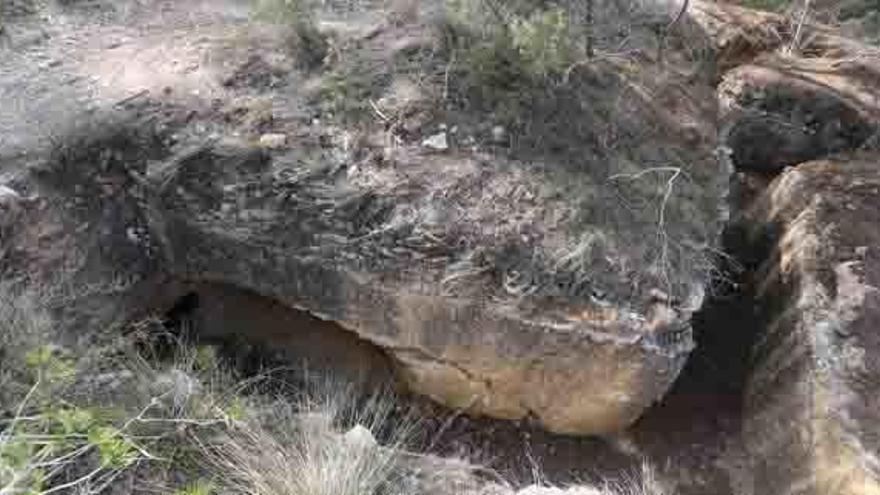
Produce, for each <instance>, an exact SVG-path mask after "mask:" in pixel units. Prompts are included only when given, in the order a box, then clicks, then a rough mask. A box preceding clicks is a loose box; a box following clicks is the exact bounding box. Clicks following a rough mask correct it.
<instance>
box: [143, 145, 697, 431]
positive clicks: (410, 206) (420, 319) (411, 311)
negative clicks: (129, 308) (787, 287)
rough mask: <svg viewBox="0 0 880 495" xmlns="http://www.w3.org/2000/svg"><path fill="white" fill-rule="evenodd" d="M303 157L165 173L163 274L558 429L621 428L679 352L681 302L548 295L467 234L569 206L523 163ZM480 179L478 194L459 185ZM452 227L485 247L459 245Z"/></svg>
mask: <svg viewBox="0 0 880 495" xmlns="http://www.w3.org/2000/svg"><path fill="white" fill-rule="evenodd" d="M307 159H308V157H307V156H303V155H302V154H298V153H294V154H293V155H291V156H287V157H285V158H277V159H272V158H271V157H270V156H268V155H266V154H264V153H263V152H261V151H259V150H253V149H246V148H239V147H236V146H223V145H218V146H211V147H206V148H203V149H201V150H199V151H197V152H195V153H193V154H190V155H188V156H186V157H185V158H184V159H181V160H178V161H176V162H174V165H173V169H172V168H169V166H168V165H167V164H165V165H160V166H157V167H156V168H155V170H154V171H153V173H152V174H149V180H150V181H151V182H152V183H153V184H154V185H155V187H156V193H157V197H156V198H155V204H154V207H153V211H154V212H155V217H154V218H153V222H152V225H153V227H152V229H151V230H152V232H154V238H156V239H160V240H161V242H162V244H163V246H162V249H161V250H162V251H163V252H164V253H165V263H166V269H167V270H168V271H169V272H171V273H172V274H173V275H174V276H175V277H178V278H181V279H185V280H194V281H206V282H216V283H223V284H228V285H233V286H236V287H241V288H245V289H248V290H250V291H253V292H255V293H258V294H261V295H263V296H266V297H271V298H273V299H276V300H278V301H280V302H282V303H283V304H285V305H287V306H290V307H294V308H299V309H302V310H306V311H308V312H310V313H312V314H314V315H316V316H318V317H320V318H322V319H326V320H332V321H334V322H337V323H339V324H340V325H342V326H343V327H345V328H347V329H349V330H351V331H353V332H356V333H357V334H358V335H359V336H360V337H361V338H362V339H365V340H368V341H370V342H373V343H375V344H377V345H379V346H380V347H382V348H383V349H384V350H385V352H386V353H388V354H389V355H390V356H391V357H392V358H393V361H394V363H395V365H396V367H397V371H398V373H399V375H400V377H401V378H402V379H403V380H404V381H405V383H406V384H407V385H408V386H409V388H410V389H411V390H414V391H416V392H419V393H422V394H425V395H427V396H430V397H432V398H434V399H436V400H437V401H439V402H441V403H444V404H447V405H449V406H453V407H458V408H465V409H468V410H471V411H473V412H477V413H484V414H488V415H491V416H495V417H501V418H509V419H521V418H525V417H527V416H534V417H536V418H537V419H538V420H539V421H541V422H542V423H543V424H544V425H546V426H547V427H548V428H550V429H552V430H555V431H559V432H566V433H605V432H611V431H615V430H618V429H620V428H623V427H624V426H626V425H627V424H629V423H630V422H632V421H634V420H635V419H636V418H637V417H638V416H639V414H640V413H641V411H642V410H643V409H644V408H645V407H646V406H647V405H648V404H650V403H651V402H652V401H654V400H655V399H657V398H658V397H659V396H660V395H662V393H663V392H664V391H665V389H666V388H667V387H668V386H669V384H670V383H671V382H672V380H674V378H675V376H676V375H677V373H678V371H679V369H680V367H681V366H682V364H683V362H684V360H685V359H686V356H687V354H688V352H689V350H690V349H691V346H692V342H691V336H690V329H689V326H688V320H687V318H688V314H687V313H686V312H685V311H686V310H683V309H676V308H674V307H672V306H669V304H668V302H667V301H663V300H661V299H657V300H655V301H653V303H652V302H651V301H649V300H647V299H646V305H645V306H644V307H643V309H641V310H639V309H637V308H636V307H630V308H628V307H626V306H625V305H624V304H620V303H617V304H614V303H611V302H610V301H609V302H606V301H602V300H600V299H599V298H598V297H595V296H594V297H592V298H584V299H574V298H569V299H567V300H564V299H562V298H560V297H558V296H557V297H556V298H555V299H554V298H551V297H540V296H541V294H540V292H539V291H541V290H546V289H545V288H542V287H540V286H539V285H538V282H537V281H528V280H523V279H520V280H516V279H515V278H514V277H515V275H514V274H513V273H504V271H503V270H504V267H503V266H499V264H500V263H503V262H506V263H517V262H521V260H518V259H517V256H521V255H518V254H517V253H516V252H508V253H499V252H493V251H491V249H492V248H495V246H493V245H492V244H491V239H485V238H484V240H482V241H481V240H480V238H479V237H477V238H476V239H468V238H467V236H468V235H470V236H486V235H503V232H502V229H504V228H507V225H506V224H507V222H510V221H512V220H514V219H518V218H521V217H522V216H523V215H527V214H528V215H535V216H537V217H546V215H547V214H549V213H550V212H551V211H552V210H551V208H553V207H554V206H558V205H559V204H558V203H556V202H554V201H553V200H551V199H548V200H545V201H546V204H543V205H542V204H540V203H539V202H536V201H535V199H533V198H535V196H537V195H538V194H539V193H538V192H537V191H535V189H534V186H535V185H536V184H539V182H532V179H533V178H534V176H531V177H530V176H529V175H528V174H527V173H524V170H527V169H526V168H523V169H521V170H518V171H510V170H505V169H504V168H502V167H501V166H500V165H499V164H498V163H497V162H495V163H493V162H488V161H487V162H479V161H477V160H476V159H475V158H473V157H464V156H461V157H455V158H452V157H448V158H447V157H437V156H436V155H430V156H415V155H413V156H411V157H410V160H411V161H409V162H405V163H402V164H401V165H400V168H396V167H395V168H389V167H388V166H385V167H384V168H382V169H379V168H377V169H372V170H369V171H365V170H361V171H359V170H347V171H342V170H339V169H337V168H335V167H333V166H331V165H330V164H326V163H323V164H322V163H317V164H314V165H311V166H304V165H302V164H303V162H304V161H305V160H307ZM523 167H525V166H523ZM404 172H405V173H406V176H404V175H402V174H403V173H404ZM374 174H376V175H374ZM346 175H347V176H348V178H347V179H346V178H345V176H346ZM377 175H378V176H377ZM340 181H344V186H345V187H340V186H339V183H340ZM479 181H482V182H483V183H482V184H479ZM473 187H482V196H480V197H474V196H472V195H471V194H472V193H471V191H467V190H466V189H463V188H473ZM444 195H445V197H444ZM470 201H474V203H470ZM536 209H537V210H536ZM502 212H503V214H502ZM453 215H455V216H453ZM479 215H482V216H483V218H482V219H481V218H480V217H479ZM496 215H502V216H496ZM468 216H472V218H473V220H472V221H467V222H463V221H462V220H461V218H467V217H468ZM428 229H431V230H433V234H432V233H431V231H428ZM453 229H454V230H453ZM525 232H527V231H524V233H523V234H522V235H523V236H524V237H523V239H524V240H528V238H527V237H525V236H526V235H527V234H526V233H525ZM453 234H455V235H457V236H459V237H458V238H459V239H461V240H460V242H463V243H464V242H474V243H475V244H476V246H475V247H482V248H483V250H482V252H481V253H473V252H469V251H468V249H467V248H462V247H461V246H460V245H459V246H456V244H454V243H453V242H452V241H451V240H450V239H449V237H450V236H451V235H453ZM508 249H509V247H508ZM462 255H466V256H468V258H464V259H462V258H461V256H462ZM502 255H505V256H508V257H509V258H507V259H499V258H498V257H500V256H502ZM477 256H482V259H481V258H479V257H477ZM532 269H533V270H535V269H536V268H534V267H533V268H532ZM509 270H511V271H512V270H513V269H512V268H510V269H509ZM524 275H525V274H524ZM538 275H541V274H540V273H538ZM544 275H546V274H544ZM496 277H497V278H496ZM493 283H494V284H499V285H500V286H499V285H494V286H493ZM514 284H522V286H521V287H514ZM505 288H507V290H506V289H505ZM514 289H515V290H516V291H522V293H514V292H513V291H514ZM530 293H531V294H534V295H532V296H531V297H529V294H530ZM476 294H480V295H481V296H479V297H478V296H476ZM514 296H516V297H514ZM655 297H659V296H655Z"/></svg>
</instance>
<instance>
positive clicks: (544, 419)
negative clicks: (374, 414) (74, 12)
mask: <svg viewBox="0 0 880 495" xmlns="http://www.w3.org/2000/svg"><path fill="white" fill-rule="evenodd" d="M202 17H204V18H205V19H208V20H206V21H200V22H204V24H199V25H198V29H194V28H190V31H184V30H171V31H169V30H168V29H167V28H166V27H163V26H155V27H152V28H147V29H146V32H145V34H139V33H136V32H134V31H132V30H131V29H129V28H126V27H125V26H124V25H123V26H120V25H118V24H112V23H110V24H108V26H106V27H101V28H100V29H97V28H96V29H95V30H94V31H93V34H92V35H90V37H89V39H88V40H85V41H84V42H83V43H82V44H78V45H74V46H73V47H71V48H70V49H69V50H67V49H62V55H63V57H64V59H65V60H67V61H69V62H68V63H67V64H65V63H62V64H61V65H60V66H59V67H58V68H57V70H55V69H56V67H49V68H48V71H49V73H53V70H54V71H55V72H61V71H62V70H76V71H78V72H80V73H81V74H85V75H86V77H87V80H89V81H95V82H96V84H97V85H96V86H95V89H96V93H97V96H98V97H97V98H89V97H84V98H85V101H88V103H89V104H90V105H92V106H94V107H97V110H96V111H95V113H94V114H93V115H92V116H90V117H86V118H85V119H74V122H76V121H77V120H86V121H88V122H89V123H88V124H86V125H79V124H74V125H72V126H68V127H67V128H65V127H62V128H61V130H60V131H57V132H58V135H59V136H60V137H59V138H56V139H55V140H54V142H56V143H58V144H56V145H53V146H49V148H48V150H49V152H48V153H47V154H43V153H42V150H41V148H40V146H42V144H36V145H33V146H31V147H30V151H29V152H28V153H30V155H28V154H22V153H21V150H20V149H19V150H18V154H17V155H15V156H17V157H18V158H17V159H20V160H23V161H28V160H30V158H28V156H31V155H36V156H40V155H42V156H40V158H37V159H35V160H33V161H34V162H37V163H35V164H36V168H35V170H36V171H37V174H36V176H37V177H38V178H39V187H41V188H44V189H45V191H51V192H48V193H43V192H41V193H40V194H46V196H45V197H44V198H43V199H42V200H41V201H43V203H44V204H45V207H46V209H45V210H44V212H40V213H34V215H35V216H32V217H31V218H30V219H29V220H28V221H27V222H26V224H27V226H25V227H24V228H22V229H21V232H19V233H18V234H13V235H12V240H11V242H7V244H11V248H10V249H11V251H12V254H11V255H10V256H12V258H11V259H14V260H16V261H15V262H12V263H11V266H12V268H13V269H16V268H17V269H19V270H21V268H22V267H24V266H28V264H29V263H30V262H32V261H34V258H33V257H40V256H42V257H45V256H46V253H38V252H35V249H34V248H35V243H34V242H33V237H34V236H40V235H41V234H37V233H33V232H29V230H31V228H29V226H33V225H43V226H45V225H47V224H48V223H49V221H50V220H49V218H47V217H52V218H54V219H56V220H58V221H59V222H60V223H61V224H63V226H59V227H58V230H59V231H63V232H64V234H61V233H60V232H58V233H57V235H55V236H53V235H52V234H49V237H50V238H51V239H52V241H51V243H52V244H54V245H55V246H60V245H61V244H62V238H64V243H65V244H66V245H67V246H70V247H71V248H73V247H74V246H76V251H68V250H65V252H64V253H58V255H57V258H58V259H56V260H54V261H56V262H57V263H58V264H59V265H62V264H66V265H69V264H70V263H71V261H72V259H73V258H76V259H77V261H76V262H81V266H79V267H77V268H74V269H72V270H73V273H77V276H81V277H85V278H86V279H89V278H95V277H97V275H96V274H100V273H106V272H113V273H114V277H117V278H123V279H127V280H132V281H133V282H132V283H136V281H138V280H155V279H159V278H164V279H176V280H181V281H183V282H188V283H199V282H212V283H222V284H226V285H229V286H233V287H237V288H240V289H245V290H249V291H252V292H255V293H257V294H260V295H262V296H264V297H268V298H272V299H275V300H277V301H280V302H282V303H283V304H286V305H288V306H290V307H294V308H298V309H302V310H305V311H308V312H310V313H312V314H314V315H316V316H319V317H321V318H323V319H327V320H331V321H334V322H338V323H339V324H341V325H342V326H343V327H345V328H347V329H348V330H350V331H352V332H355V333H356V334H357V336H359V337H360V338H361V339H364V340H367V341H369V342H372V343H373V344H375V345H377V346H379V347H380V348H382V349H383V350H384V351H385V352H386V353H387V354H388V355H389V356H390V357H391V359H392V361H393V364H394V367H395V369H396V372H397V374H398V376H399V377H400V378H401V379H402V381H403V382H404V383H405V384H406V386H407V387H408V388H409V389H410V390H412V391H414V392H418V393H420V394H424V395H427V396H429V397H432V398H434V399H435V400H437V401H439V402H441V403H443V404H446V405H448V406H451V407H455V408H463V409H467V410H469V411H471V412H473V413H479V414H487V415H490V416H494V417H500V418H506V419H525V418H534V419H536V420H537V421H538V422H540V423H541V424H543V425H545V426H546V427H547V428H550V429H551V430H554V431H558V432H566V433H580V434H584V433H609V432H613V431H618V430H620V429H622V428H624V427H626V426H627V425H628V424H630V423H632V422H633V421H635V420H636V419H637V418H638V417H639V415H640V414H641V412H642V411H643V410H644V409H645V408H646V407H647V406H649V405H650V404H651V403H652V402H654V401H655V400H657V399H658V398H660V397H661V396H662V395H663V394H664V393H665V391H666V390H667V389H668V388H669V386H670V384H671V383H672V382H673V381H674V379H675V377H676V376H677V374H678V372H679V370H680V369H681V367H682V365H683V364H684V362H685V359H686V357H687V355H688V353H689V351H690V350H691V348H692V346H693V343H692V337H691V330H690V323H689V320H690V315H691V314H692V312H693V311H694V310H696V309H697V308H699V306H700V304H701V301H702V298H703V294H704V292H705V291H706V287H707V284H708V283H709V273H710V271H711V270H712V263H711V257H712V255H711V253H712V250H713V249H714V246H715V245H716V239H717V234H718V231H719V229H720V227H721V223H722V221H723V218H724V216H725V207H724V205H723V197H724V194H725V189H726V176H727V171H726V168H725V165H724V163H722V162H721V161H719V160H718V159H717V157H716V156H715V154H714V147H715V141H714V136H715V135H716V134H717V133H716V132H714V131H713V127H714V122H713V120H712V119H713V117H714V113H715V112H714V108H713V104H712V100H711V98H710V95H711V87H710V86H708V85H706V84H704V83H700V82H694V83H690V82H688V80H687V79H686V77H687V75H686V74H682V73H680V71H679V69H678V65H675V64H680V63H685V62H686V60H684V58H683V57H684V55H680V54H679V52H676V51H670V54H668V55H667V56H666V59H667V60H668V61H667V62H666V67H663V66H661V65H660V64H659V62H650V61H649V62H648V63H645V64H631V63H629V65H621V64H619V63H618V62H616V61H597V63H596V64H595V66H592V67H586V68H584V69H583V70H578V71H576V72H572V74H571V75H569V76H567V77H569V83H568V84H569V87H565V86H562V87H560V88H559V89H558V93H559V94H558V95H554V94H550V95H548V97H544V98H543V99H541V101H540V106H535V107H534V108H533V109H532V110H533V111H534V112H538V115H537V117H536V118H535V122H536V123H543V124H544V125H547V126H548V127H547V128H545V129H542V128H540V127H537V128H536V130H534V131H533V132H532V133H530V134H523V135H522V139H523V140H541V139H551V140H552V139H555V140H556V141H557V142H556V144H555V145H554V146H556V147H559V146H563V147H566V148H569V149H564V148H561V149H563V150H564V151H563V152H561V153H560V152H556V151H554V149H553V148H549V147H548V148H534V147H531V148H530V150H529V152H528V153H526V152H524V151H521V150H518V149H512V150H510V151H509V152H507V151H504V149H503V148H501V149H499V148H496V149H495V150H494V152H492V148H490V147H488V146H486V145H482V146H480V145H477V146H468V145H465V144H463V143H464V142H466V141H467V139H463V140H462V143H456V137H455V136H448V137H444V139H442V140H440V139H439V138H437V137H436V134H435V133H436V132H438V131H439V132H440V133H441V134H444V133H447V132H450V133H451V131H447V130H444V126H445V129H449V127H451V126H452V124H453V123H458V127H459V128H460V131H459V132H460V133H461V134H465V136H464V138H467V137H468V136H467V135H466V134H471V136H470V139H471V140H473V141H476V139H474V137H476V138H479V139H482V137H480V136H479V134H478V132H479V127H478V126H475V125H473V124H472V122H473V120H474V117H476V118H477V119H479V118H480V116H479V115H471V114H468V113H466V112H461V111H454V112H449V111H447V112H446V113H443V112H437V111H436V110H434V111H433V117H430V118H429V119H428V120H424V115H425V114H426V111H427V113H428V114H430V113H431V109H430V107H429V105H436V103H432V102H433V100H432V99H431V97H430V95H429V96H424V95H423V96H420V97H418V98H416V99H415V100H412V99H410V101H408V103H407V105H409V106H410V107H418V108H421V109H422V112H420V113H419V115H420V117H418V118H419V119H421V120H419V121H418V123H417V124H414V123H413V122H412V119H413V118H414V117H413V116H412V115H411V114H402V115H401V117H400V118H401V119H404V120H405V122H404V124H403V126H404V127H405V128H407V129H409V130H408V131H407V133H408V134H407V135H406V136H404V137H401V136H398V135H393V134H391V133H389V132H388V131H387V122H384V121H383V119H382V116H383V115H392V114H393V112H394V111H395V110H394V109H395V107H394V105H395V104H399V103H400V95H399V91H400V88H401V87H405V86H406V85H407V84H412V78H411V77H410V76H409V75H408V74H400V73H395V72H391V73H385V72H383V71H385V70H387V68H386V66H385V65H384V64H385V62H383V61H384V60H387V59H394V58H400V57H401V56H404V55H402V53H404V51H405V50H409V51H410V52H412V50H417V49H420V48H419V47H421V46H424V43H426V41H425V40H427V41H428V42H430V40H431V39H432V38H431V37H432V36H436V34H434V33H435V28H434V27H433V26H434V24H433V22H435V21H433V20H431V19H423V18H419V17H416V18H414V19H412V20H411V21H409V22H408V23H403V24H400V23H391V22H389V21H381V22H380V23H379V24H378V26H377V27H376V28H375V29H373V30H372V31H367V32H364V31H363V30H362V29H361V27H360V26H358V25H352V26H349V27H348V28H346V29H348V31H345V30H343V29H342V28H340V27H339V25H338V24H331V26H334V29H335V30H336V32H337V34H336V35H335V36H341V37H342V38H341V39H340V40H338V41H337V42H338V43H339V44H343V45H349V46H352V47H360V48H352V49H353V50H355V51H354V53H355V55H354V57H355V59H356V60H359V59H361V58H362V59H363V60H366V61H370V62H375V63H376V64H377V67H378V68H377V69H373V70H375V71H377V72H376V73H375V74H370V77H382V78H384V77H392V78H393V79H392V82H391V83H390V84H388V85H387V86H381V87H379V88H378V90H379V91H382V92H384V93H380V94H377V95H376V96H375V98H376V99H375V102H376V103H374V105H375V113H376V116H372V117H371V118H370V119H369V121H367V122H365V123H363V124H362V126H361V127H360V129H357V128H355V129H352V128H345V127H339V126H336V124H334V115H332V114H331V113H330V112H327V111H326V110H325V109H324V107H323V106H322V105H320V104H319V105H317V106H310V105H311V103H310V100H308V99H307V98H305V96H306V95H304V94H301V95H300V96H299V97H298V98H297V97H293V99H292V100H291V98H290V97H287V100H285V99H284V98H285V95H287V94H289V93H290V92H295V91H296V86H295V85H302V87H308V85H309V84H311V83H310V82H309V80H308V77H309V75H308V74H307V73H305V74H303V73H298V72H296V71H293V67H295V66H296V61H295V60H291V58H290V57H291V52H290V51H285V50H284V49H283V47H281V46H279V45H278V44H277V43H276V44H275V45H272V44H266V43H271V42H267V35H266V34H265V33H266V31H264V30H253V32H251V33H244V34H242V33H240V32H239V33H238V34H237V36H239V38H238V46H236V45H233V46H232V47H228V45H227V43H228V42H229V41H230V40H231V38H230V37H229V36H231V35H230V34H229V33H230V32H231V28H229V27H225V26H224V25H222V24H215V23H212V22H211V20H210V17H208V16H207V15H204V16H202ZM200 19H201V17H200ZM226 22H229V20H227V21H226ZM337 22H341V21H337ZM233 24H234V22H233ZM343 26H344V24H343ZM264 29H269V28H268V27H265V28H264ZM101 31H104V32H103V33H102V32H101ZM269 32H271V31H269ZM110 33H113V35H114V36H115V37H117V38H118V39H120V40H122V41H120V42H119V43H118V44H116V43H114V44H112V45H111V46H102V45H101V42H102V40H106V39H108V36H109V35H110ZM190 33H191V34H190ZM196 33H198V35H197V34H196ZM197 36H198V37H197ZM346 36H348V37H349V38H346ZM401 39H407V40H409V41H407V42H406V43H401V42H400V40H401ZM90 40H92V41H90ZM124 40H129V41H124ZM260 43H263V44H260ZM174 46H177V48H175V47H174ZM240 46H244V47H245V48H244V49H241V48H239V47H240ZM83 47H85V48H83ZM167 50H171V51H170V52H168V51H167ZM166 53H167V54H169V55H167V56H166V55H165V54H166ZM682 53H683V52H682ZM169 57H170V58H169ZM12 63H13V65H14V63H15V61H12ZM178 68H179V69H178ZM331 68H332V67H331ZM342 69H344V67H342V68H340V69H339V70H342ZM428 69H430V66H426V69H425V70H428ZM326 70H327V71H329V70H330V69H326ZM166 71H167V72H166ZM355 76H356V75H349V76H347V77H355ZM442 82H443V79H440V80H429V81H428V82H427V90H425V91H427V92H428V93H431V92H432V91H433V92H434V93H439V92H441V89H442V87H441V83H442ZM320 83H321V81H320V80H318V84H320ZM9 91H12V89H11V88H10V89H9ZM372 91H375V90H372ZM300 93H303V92H302V91H300ZM132 96H134V98H131V97H132ZM700 97H704V98H702V99H700ZM53 98H57V97H53V96H52V94H51V93H41V94H40V96H39V97H38V98H36V99H24V100H23V102H22V105H21V107H20V108H19V109H18V110H16V109H12V112H11V113H9V114H8V115H7V119H9V120H10V121H12V120H13V119H15V120H16V121H18V120H17V116H18V115H23V114H27V113H29V112H40V109H39V108H37V107H32V104H33V103H34V102H38V103H39V105H40V106H41V107H44V106H45V105H47V104H50V102H52V101H54V100H53ZM117 98H118V99H117ZM260 98H262V100H261V101H265V102H267V103H266V104H267V105H268V106H269V108H271V109H272V110H269V114H268V118H267V120H265V121H263V122H262V123H259V122H257V123H254V119H258V118H259V116H258V111H257V110H254V109H253V107H249V106H248V105H253V104H255V103H254V101H255V100H257V99H260ZM574 98H578V99H580V100H575V99H574ZM102 100H104V101H107V100H110V101H113V102H114V105H115V108H116V110H113V111H109V112H108V111H107V110H103V108H104V107H106V106H107V105H106V104H104V103H103V102H102ZM248 102H249V103H248ZM572 103H576V104H577V105H578V107H572V106H571V104H572ZM300 106H304V107H300ZM426 107H427V110H426ZM275 108H280V109H281V110H279V111H275ZM299 108H302V110H298V109H299ZM438 108H439V107H438ZM561 108H569V109H572V110H573V111H568V110H566V111H565V112H562V113H560V109H561ZM577 108H582V109H583V110H577ZM7 112H8V110H7ZM16 112H18V113H16ZM237 112H238V114H244V116H245V117H244V119H240V118H236V113H237ZM316 112H317V113H316ZM542 114H543V115H542ZM553 114H556V115H557V117H555V119H556V120H554V118H553V117H551V115H553ZM63 115H64V114H58V116H60V117H62V118H63ZM288 115H289V116H288ZM310 116H316V117H310ZM102 120H106V122H102ZM318 121H323V122H320V123H317V122H318ZM571 121H579V122H581V123H582V125H579V126H574V127H572V126H567V125H566V122H571ZM447 123H448V125H447ZM253 126H257V129H258V132H259V134H256V135H254V134H253V133H254V131H255V130H257V129H254V128H253ZM561 126H564V127H565V128H564V127H561ZM18 129H19V130H17V131H13V132H12V133H11V134H12V136H13V137H16V136H17V135H19V136H21V138H22V139H14V140H12V141H11V144H10V146H9V147H8V148H7V149H6V150H5V151H6V153H5V154H7V155H8V154H13V153H14V152H15V151H16V150H14V149H13V148H21V147H22V146H24V147H25V148H27V147H28V146H29V145H28V144H27V143H28V142H29V140H31V139H32V138H33V137H34V136H33V135H28V134H26V133H27V131H26V127H19V128H18ZM23 133H25V134H23ZM541 133H544V134H541ZM260 134H262V137H260ZM542 136H546V138H545V137H542ZM388 138H393V139H392V144H391V145H390V146H389V145H388V144H386V140H387V139H388ZM431 139H433V141H437V142H438V143H439V142H440V141H449V142H452V145H449V149H445V148H446V147H447V145H444V146H442V147H441V146H439V145H437V144H436V143H435V144H431V143H432V142H433V141H432V140H431ZM255 141H256V142H255ZM432 148H433V149H432ZM438 148H439V149H438ZM43 149H46V148H43ZM575 156H580V157H581V158H580V159H579V163H574V162H572V161H571V157H575ZM10 163H11V162H10ZM25 187H30V186H25ZM49 198H51V199H49ZM43 215H45V216H43ZM41 216H42V217H41ZM73 225H77V226H78V227H76V228H74V227H73ZM44 228H45V227H44ZM43 235H45V234H43ZM73 252H76V253H77V255H76V256H71V253H73ZM37 264H41V265H42V268H43V269H46V268H48V266H49V264H48V262H45V263H44V262H38V263H37ZM97 278H100V277H97Z"/></svg>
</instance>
